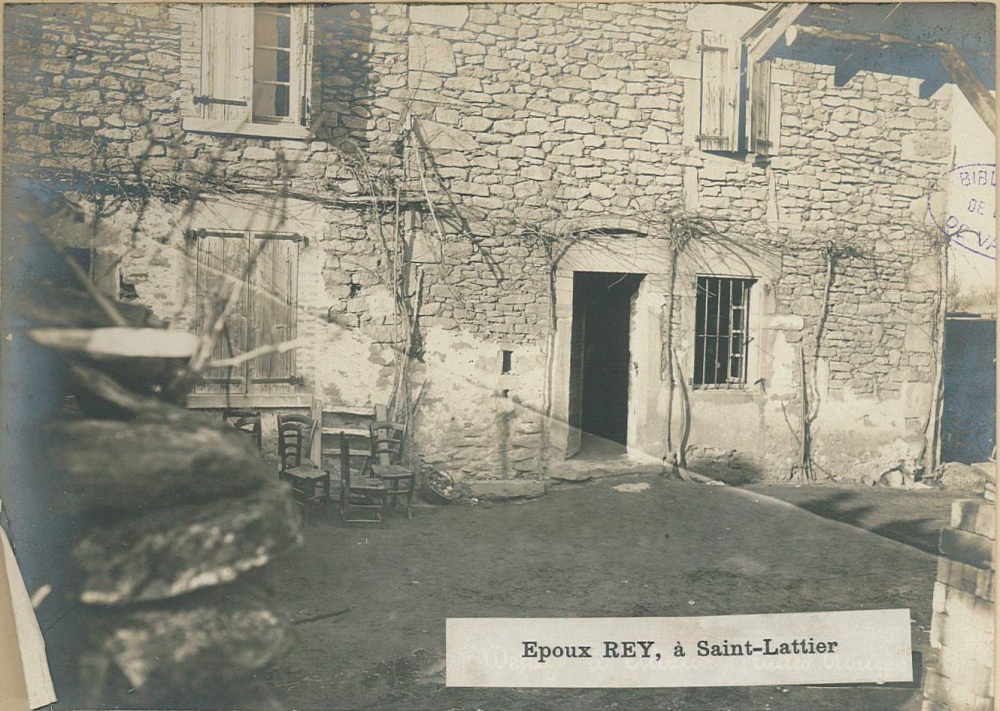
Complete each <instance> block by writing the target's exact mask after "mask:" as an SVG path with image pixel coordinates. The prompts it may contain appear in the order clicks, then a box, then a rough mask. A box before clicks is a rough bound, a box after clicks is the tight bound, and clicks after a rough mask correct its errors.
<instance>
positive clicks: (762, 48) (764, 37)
mask: <svg viewBox="0 0 1000 711" xmlns="http://www.w3.org/2000/svg"><path fill="white" fill-rule="evenodd" d="M779 7H780V9H779V10H778V11H777V12H775V13H774V15H773V19H770V20H769V22H770V23H771V24H770V27H768V28H767V29H766V30H763V32H761V34H760V36H759V37H758V38H757V40H756V41H753V40H752V39H751V41H753V44H752V45H751V46H750V48H749V51H748V52H747V59H748V61H749V63H750V64H753V63H754V62H758V61H760V59H761V57H763V56H764V55H765V54H767V51H768V50H769V49H771V47H773V46H774V45H775V43H776V42H777V41H778V40H779V39H781V38H782V37H783V36H784V35H785V30H787V29H788V28H789V27H791V26H792V24H793V23H794V22H795V21H796V20H797V19H799V15H801V14H802V13H803V12H804V11H805V9H806V8H807V7H809V4H808V3H804V2H793V3H789V4H788V5H784V6H779ZM768 14H770V12H768ZM761 19H762V20H764V19H767V16H766V15H765V17H764V18H761ZM760 24H761V23H758V25H757V26H755V27H753V28H752V29H751V30H750V31H749V32H747V34H746V35H744V39H746V38H748V37H749V38H752V36H753V35H754V34H755V30H757V27H758V26H760Z"/></svg>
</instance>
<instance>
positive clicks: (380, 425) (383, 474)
mask: <svg viewBox="0 0 1000 711" xmlns="http://www.w3.org/2000/svg"><path fill="white" fill-rule="evenodd" d="M369 429H370V432H371V443H372V456H371V463H370V465H369V471H370V472H371V475H372V476H373V477H374V478H376V479H378V480H380V481H382V482H383V483H384V484H385V487H386V496H385V502H386V508H387V509H388V507H389V506H390V505H391V506H395V505H396V504H397V503H398V502H399V499H401V498H404V497H405V498H406V517H407V518H413V493H414V491H415V490H416V488H417V476H416V472H417V471H418V470H419V469H420V465H419V462H418V463H417V464H416V466H415V467H406V466H404V465H403V443H404V441H405V439H406V426H405V425H402V424H400V423H398V422H390V421H388V420H377V421H375V422H372V423H371V425H369Z"/></svg>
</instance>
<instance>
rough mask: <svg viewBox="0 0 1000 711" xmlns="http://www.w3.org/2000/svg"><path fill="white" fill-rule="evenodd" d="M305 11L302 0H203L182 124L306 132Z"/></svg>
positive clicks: (281, 134) (193, 127) (270, 132)
mask: <svg viewBox="0 0 1000 711" xmlns="http://www.w3.org/2000/svg"><path fill="white" fill-rule="evenodd" d="M310 16H311V8H310V7H309V6H304V5H204V6H202V27H201V37H202V51H201V68H200V69H201V71H200V85H199V87H198V88H197V89H196V91H195V96H194V101H193V103H194V106H195V108H196V112H197V115H196V117H190V118H188V119H186V120H185V128H186V129H188V130H196V131H197V130H201V131H210V132H215V133H240V134H247V135H259V136H265V137H267V136H273V137H279V138H284V137H304V136H305V135H306V131H305V124H306V122H307V119H308V116H309V85H310V69H311V57H310V54H311V53H310V41H309V35H310V19H311V18H310Z"/></svg>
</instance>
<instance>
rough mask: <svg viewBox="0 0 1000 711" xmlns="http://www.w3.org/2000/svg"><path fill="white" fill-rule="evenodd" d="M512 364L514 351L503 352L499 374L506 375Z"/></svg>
mask: <svg viewBox="0 0 1000 711" xmlns="http://www.w3.org/2000/svg"><path fill="white" fill-rule="evenodd" d="M513 365H514V351H504V352H503V362H502V363H501V364H500V374H501V375H507V374H508V373H510V371H511V368H512V367H513Z"/></svg>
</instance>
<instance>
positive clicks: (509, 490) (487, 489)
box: [464, 479, 545, 499]
mask: <svg viewBox="0 0 1000 711" xmlns="http://www.w3.org/2000/svg"><path fill="white" fill-rule="evenodd" d="M464 486H465V488H466V490H467V492H468V496H473V497H476V498H480V499H520V498H535V497H538V496H541V495H542V494H544V493H545V482H542V481H537V480H534V479H496V480H485V481H475V480H472V481H467V482H464Z"/></svg>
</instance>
